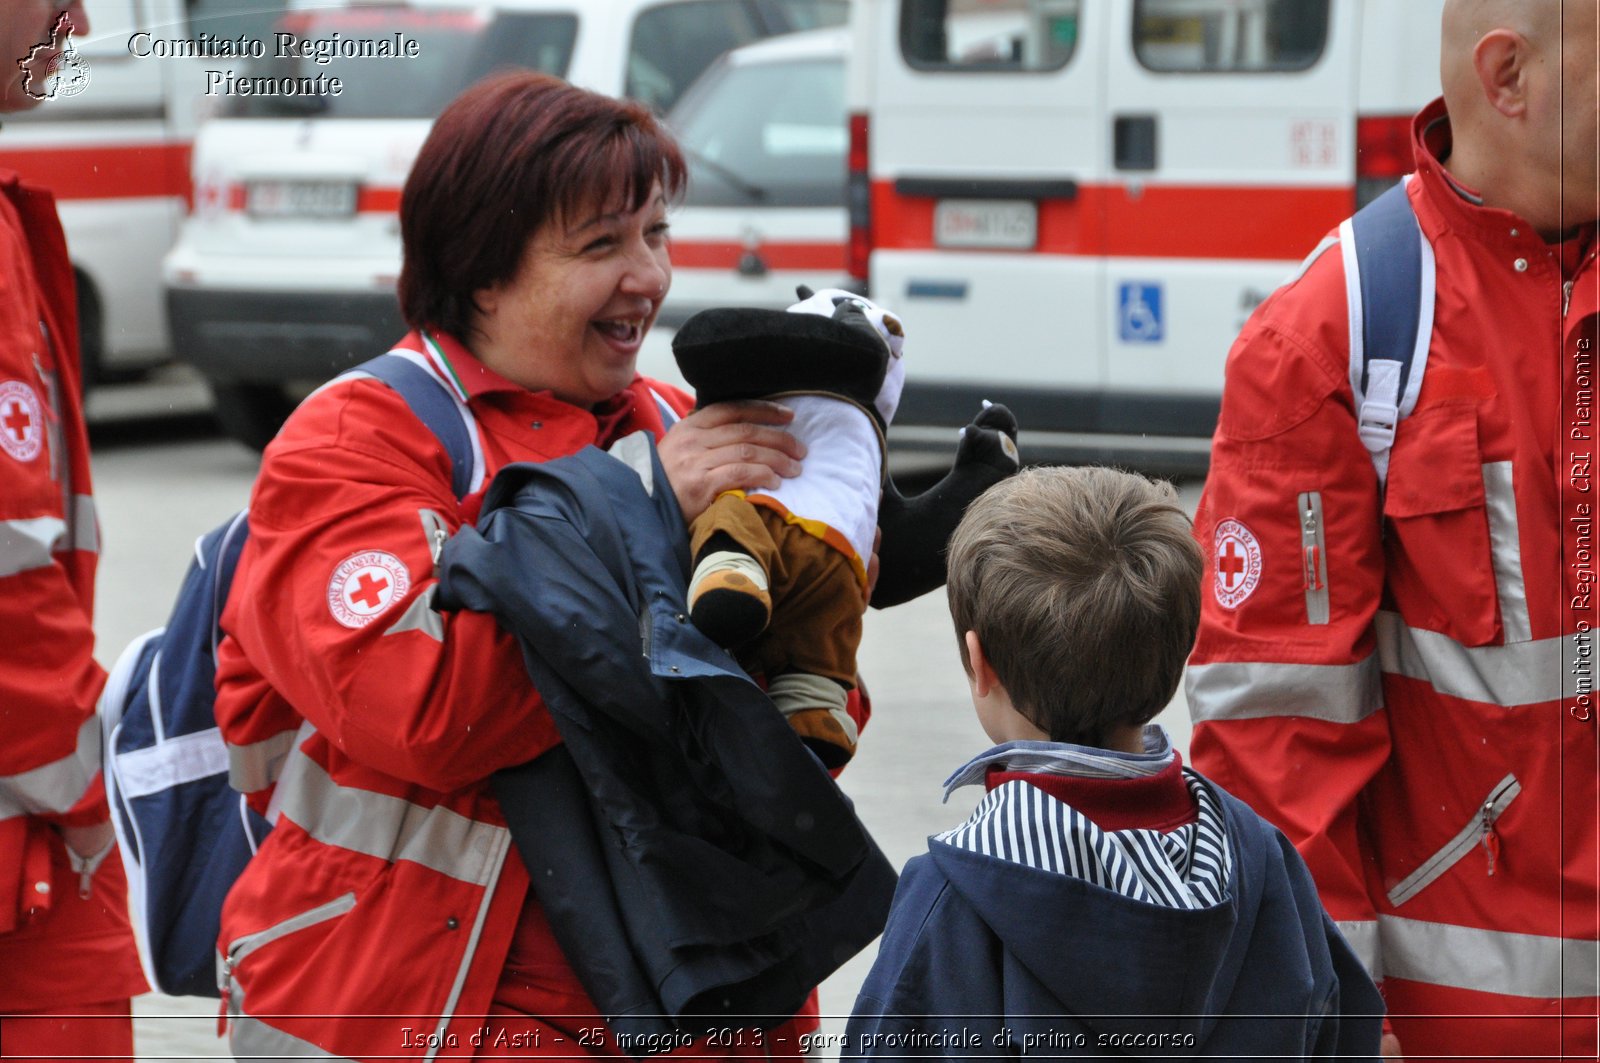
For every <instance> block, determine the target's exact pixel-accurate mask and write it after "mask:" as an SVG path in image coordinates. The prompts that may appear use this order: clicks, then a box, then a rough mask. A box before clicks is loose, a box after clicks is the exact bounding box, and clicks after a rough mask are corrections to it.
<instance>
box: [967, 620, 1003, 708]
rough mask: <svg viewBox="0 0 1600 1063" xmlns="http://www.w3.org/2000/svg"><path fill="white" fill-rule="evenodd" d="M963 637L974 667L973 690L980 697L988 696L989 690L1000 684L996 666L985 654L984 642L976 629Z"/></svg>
mask: <svg viewBox="0 0 1600 1063" xmlns="http://www.w3.org/2000/svg"><path fill="white" fill-rule="evenodd" d="M961 638H962V641H963V642H965V643H966V645H967V663H968V664H969V665H971V667H972V692H973V693H974V694H976V695H978V697H980V698H984V697H988V696H989V692H990V691H991V690H993V689H994V688H995V687H996V686H998V685H999V679H998V678H997V677H996V676H995V674H994V666H993V665H991V664H990V663H989V658H988V657H987V656H986V655H985V654H984V652H983V643H981V642H979V641H978V633H977V632H976V631H969V632H967V633H966V634H965V635H963V636H962V637H961Z"/></svg>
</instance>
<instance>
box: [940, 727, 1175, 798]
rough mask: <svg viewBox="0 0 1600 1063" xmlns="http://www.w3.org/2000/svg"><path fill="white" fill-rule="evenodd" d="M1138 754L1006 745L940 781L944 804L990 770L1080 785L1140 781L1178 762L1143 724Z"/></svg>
mask: <svg viewBox="0 0 1600 1063" xmlns="http://www.w3.org/2000/svg"><path fill="white" fill-rule="evenodd" d="M1141 740H1142V741H1143V743H1144V752H1142V753H1122V752H1119V751H1117V750H1114V749H1100V748H1098V747H1096V746H1079V745H1073V744H1072V743H1070V742H1030V741H1016V742H1005V743H1002V744H1001V745H998V746H995V747H994V748H992V749H989V750H987V751H985V752H983V753H980V754H978V755H977V756H975V757H973V758H972V759H971V760H969V761H967V762H966V763H965V764H963V765H962V766H961V767H959V768H957V769H956V770H955V771H954V772H952V773H951V775H950V777H949V778H948V779H946V780H945V781H944V799H945V800H946V801H948V800H950V794H951V793H952V792H953V791H955V790H958V789H960V788H961V787H963V786H977V785H981V784H982V783H983V781H984V780H985V779H986V778H987V777H988V773H989V769H991V768H994V769H997V770H1000V771H1027V772H1041V773H1044V774H1048V775H1074V776H1077V777H1078V778H1080V779H1142V778H1146V777H1148V776H1151V775H1159V774H1161V773H1162V772H1163V771H1166V770H1167V768H1168V767H1170V766H1171V764H1172V759H1173V757H1174V756H1176V751H1175V750H1174V749H1173V748H1172V739H1171V738H1169V737H1168V736H1167V732H1166V730H1165V729H1163V728H1162V727H1161V726H1160V725H1159V724H1153V723H1152V724H1146V725H1145V728H1144V732H1143V734H1142V735H1141Z"/></svg>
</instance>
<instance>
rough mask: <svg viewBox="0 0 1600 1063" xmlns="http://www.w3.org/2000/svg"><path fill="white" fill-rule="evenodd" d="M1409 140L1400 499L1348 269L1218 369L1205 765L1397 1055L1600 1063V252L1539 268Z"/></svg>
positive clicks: (1536, 249) (1582, 240)
mask: <svg viewBox="0 0 1600 1063" xmlns="http://www.w3.org/2000/svg"><path fill="white" fill-rule="evenodd" d="M1414 128H1415V138H1416V147H1415V157H1416V166H1417V174H1416V177H1415V178H1414V179H1413V180H1412V181H1411V182H1410V186H1409V194H1410V196H1411V202H1412V205H1413V207H1414V208H1415V211H1416V214H1417V217H1418V220H1419V221H1420V223H1421V226H1422V230H1423V234H1424V235H1425V236H1426V238H1427V239H1428V241H1429V243H1430V244H1431V246H1432V248H1433V251H1434V254H1435V255H1436V257H1437V264H1438V269H1437V286H1438V291H1437V297H1436V303H1435V317H1434V331H1433V339H1432V345H1431V347H1430V351H1429V356H1428V363H1427V372H1426V376H1425V378H1424V382H1423V385H1422V390H1421V395H1420V399H1419V401H1418V403H1417V406H1416V410H1415V412H1414V413H1413V414H1412V415H1411V416H1410V417H1408V418H1406V419H1405V420H1404V421H1402V422H1401V424H1400V427H1399V431H1398V434H1397V436H1396V439H1395V444H1394V449H1393V452H1392V458H1391V462H1390V467H1389V474H1388V485H1387V489H1386V492H1385V493H1384V494H1383V495H1382V496H1381V497H1380V493H1379V490H1378V486H1377V481H1376V477H1375V474H1374V471H1373V465H1372V461H1371V460H1370V458H1369V455H1368V454H1367V452H1366V450H1365V449H1364V448H1363V446H1362V444H1361V442H1360V440H1359V439H1358V437H1357V433H1356V424H1355V419H1354V415H1353V413H1352V400H1351V387H1350V383H1349V379H1348V376H1349V370H1348V350H1349V339H1348V327H1349V326H1348V313H1347V311H1346V301H1345V284H1344V272H1343V266H1342V263H1341V258H1340V255H1339V254H1337V253H1331V254H1321V255H1320V256H1317V257H1315V258H1314V260H1313V261H1311V262H1310V263H1309V265H1308V266H1307V267H1305V268H1304V269H1303V272H1302V274H1301V275H1300V276H1299V277H1298V278H1296V279H1295V280H1294V281H1292V282H1291V283H1289V284H1288V285H1286V286H1285V287H1283V288H1281V289H1279V290H1278V292H1277V293H1275V294H1274V295H1273V296H1272V297H1271V298H1270V299H1268V300H1267V302H1265V303H1264V304H1263V305H1262V306H1261V307H1260V308H1259V310H1258V311H1257V313H1256V314H1255V315H1254V316H1253V317H1252V318H1251V320H1250V322H1249V323H1248V324H1247V325H1246V326H1245V329H1244V331H1243V333H1242V334H1241V335H1240V337H1239V339H1238V341H1237V343H1236V344H1235V346H1234V348H1233V351H1232V353H1231V354H1230V355H1229V358H1228V364H1227V381H1226V387H1225V389H1224V391H1223V405H1222V416H1221V420H1220V423H1219V425H1218V429H1217V434H1216V438H1215V441H1214V443H1213V450H1212V466H1211V474H1210V477H1209V478H1208V480H1207V482H1206V489H1205V493H1204V496H1203V497H1202V499H1201V504H1200V511H1199V515H1198V518H1197V521H1196V534H1197V535H1198V536H1199V537H1200V540H1201V544H1202V546H1203V547H1204V549H1205V550H1206V551H1207V555H1208V560H1209V564H1210V567H1211V572H1210V575H1209V576H1208V582H1207V587H1206V593H1205V597H1204V603H1205V604H1204V610H1203V616H1202V621H1201V630H1200V636H1199V639H1198V642H1197V644H1196V647H1195V651H1194V655H1193V657H1192V658H1191V661H1190V673H1189V677H1188V695H1189V704H1190V710H1191V712H1192V714H1193V716H1194V718H1195V721H1196V726H1195V731H1194V738H1193V747H1192V754H1193V757H1194V761H1195V764H1196V766H1197V767H1198V768H1199V769H1200V770H1201V771H1203V772H1205V773H1206V774H1208V775H1210V776H1211V777H1213V778H1215V779H1216V780H1217V781H1218V782H1219V783H1221V784H1222V785H1223V786H1224V787H1225V788H1227V789H1228V790H1230V791H1232V792H1233V793H1235V794H1237V795H1239V796H1240V797H1242V798H1244V799H1245V800H1247V801H1249V802H1250V803H1251V804H1252V805H1253V806H1255V807H1256V808H1257V809H1258V810H1259V811H1260V812H1261V813H1262V814H1263V815H1265V816H1266V817H1267V818H1269V819H1270V820H1272V821H1273V822H1274V823H1275V824H1277V825H1278V826H1279V827H1281V828H1282V829H1283V830H1284V832H1285V833H1286V834H1288V836H1289V837H1290V838H1291V839H1292V840H1293V841H1294V842H1295V843H1296V845H1297V846H1298V847H1299V850H1300V852H1301V853H1302V855H1303V856H1304V857H1305V859H1306V862H1307V863H1308V864H1309V865H1310V867H1311V870H1312V873H1313V874H1314V876H1315V877H1316V880H1317V883H1318V886H1319V889H1320V890H1321V894H1322V899H1323V902H1324V903H1325V904H1326V906H1327V907H1328V909H1329V911H1330V913H1331V914H1332V915H1333V916H1334V918H1335V919H1337V920H1338V921H1339V922H1340V925H1341V926H1342V928H1343V929H1344V930H1345V932H1346V934H1347V936H1348V937H1349V939H1350V941H1351V943H1352V944H1353V945H1355V946H1356V949H1357V951H1358V953H1360V954H1361V955H1362V956H1363V957H1364V959H1365V960H1366V961H1367V962H1368V964H1369V966H1370V967H1371V969H1372V971H1373V974H1374V975H1375V976H1376V977H1379V978H1381V979H1382V980H1383V984H1384V990H1385V996H1386V998H1387V1001H1388V1004H1389V1007H1390V1009H1391V1011H1392V1012H1393V1013H1394V1016H1395V1017H1394V1025H1395V1029H1396V1032H1397V1034H1398V1035H1399V1037H1400V1041H1401V1046H1402V1048H1403V1050H1404V1051H1405V1052H1406V1054H1407V1056H1408V1057H1410V1056H1413V1055H1431V1054H1435V1053H1437V1054H1440V1055H1467V1054H1472V1055H1478V1054H1486V1055H1501V1054H1508V1055H1509V1054H1543V1053H1550V1054H1554V1053H1555V1052H1557V1051H1559V1050H1560V1049H1562V1048H1563V1047H1564V1048H1565V1050H1566V1051H1568V1052H1574V1053H1577V1052H1588V1053H1592V1051H1593V1048H1594V1043H1595V1042H1594V1038H1595V1025H1594V1020H1593V1016H1594V1013H1595V1005H1596V1001H1595V997H1596V996H1597V993H1600V989H1597V987H1596V974H1595V971H1596V959H1597V956H1600V951H1597V950H1600V945H1597V941H1596V939H1597V937H1600V918H1597V916H1600V912H1597V903H1600V901H1597V893H1600V881H1597V878H1600V844H1597V842H1600V839H1597V831H1600V791H1597V782H1596V770H1595V766H1596V755H1597V751H1600V745H1597V741H1596V726H1597V720H1596V715H1595V714H1596V706H1595V705H1594V703H1593V702H1594V697H1595V695H1594V693H1593V691H1594V683H1593V675H1594V668H1593V665H1594V653H1593V641H1592V639H1593V626H1594V625H1595V623H1596V610H1595V601H1594V597H1595V596H1594V594H1593V587H1594V580H1595V573H1596V565H1597V564H1600V561H1597V557H1596V555H1595V553H1594V550H1595V536H1594V520H1595V519H1596V506H1597V503H1600V497H1597V495H1596V492H1595V483H1596V481H1595V480H1594V478H1593V471H1592V468H1591V466H1592V460H1593V456H1594V452H1595V447H1596V443H1595V442H1594V441H1595V440H1596V439H1597V438H1600V422H1596V420H1595V408H1594V383H1595V369H1596V362H1595V350H1594V346H1595V338H1596V314H1597V311H1600V299H1597V292H1600V271H1597V268H1596V263H1595V248H1594V235H1593V229H1594V227H1593V226H1592V225H1590V226H1588V227H1587V230H1586V231H1583V232H1579V233H1578V234H1576V236H1575V237H1574V240H1573V241H1569V242H1568V244H1567V245H1566V246H1565V247H1561V246H1555V245H1546V244H1545V243H1544V241H1543V240H1541V238H1540V236H1539V234H1538V233H1536V232H1535V231H1534V230H1533V227H1532V226H1531V225H1529V224H1528V223H1527V222H1525V221H1523V220H1521V219H1520V218H1518V217H1516V216H1514V215H1512V214H1510V213H1508V212H1506V211H1502V210H1491V209H1486V208H1484V207H1482V206H1479V205H1476V204H1475V203H1474V202H1473V201H1472V199H1473V197H1472V194H1471V192H1470V190H1466V189H1461V188H1459V186H1457V185H1455V184H1454V183H1453V182H1452V180H1451V179H1450V178H1449V177H1448V175H1447V174H1446V173H1445V171H1444V168H1443V166H1442V165H1441V164H1440V162H1439V157H1440V156H1441V155H1442V154H1445V153H1447V152H1448V144H1449V127H1448V123H1447V120H1446V118H1445V114H1444V108H1443V104H1442V102H1439V103H1435V104H1433V105H1431V106H1430V107H1429V108H1427V109H1426V110H1424V111H1423V112H1422V113H1421V114H1420V115H1419V116H1418V118H1417V120H1416V123H1415V127H1414ZM1563 253H1565V262H1564V261H1563ZM1564 266H1565V270H1566V274H1565V275H1564ZM1566 276H1570V278H1571V280H1570V282H1569V281H1567V280H1566V279H1565V277H1566ZM1419 1015H1435V1016H1453V1017H1441V1018H1436V1019H1425V1018H1408V1016H1419ZM1472 1016H1500V1018H1485V1019H1476V1018H1472ZM1563 1016H1565V1020H1564V1021H1563Z"/></svg>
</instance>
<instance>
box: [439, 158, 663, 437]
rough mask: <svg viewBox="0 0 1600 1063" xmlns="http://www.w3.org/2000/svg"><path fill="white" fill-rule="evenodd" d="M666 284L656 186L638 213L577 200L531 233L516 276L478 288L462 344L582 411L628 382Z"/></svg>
mask: <svg viewBox="0 0 1600 1063" xmlns="http://www.w3.org/2000/svg"><path fill="white" fill-rule="evenodd" d="M671 281H672V263H671V261H670V260H669V258H668V253H667V203H666V198H665V196H664V195H663V194H662V191H661V187H660V184H659V183H657V184H656V186H655V187H653V188H652V189H651V190H650V195H649V196H648V197H647V198H646V199H645V202H644V205H643V206H642V207H640V208H639V209H638V210H629V209H628V208H627V207H626V206H617V205H612V206H610V207H585V208H583V209H582V210H579V211H576V212H574V213H573V214H572V216H570V217H564V216H562V215H559V214H558V215H556V216H555V217H553V218H552V219H551V220H550V221H549V222H548V223H546V224H545V225H544V226H543V227H542V228H540V229H539V230H538V231H537V232H536V233H534V235H533V237H532V239H530V240H529V241H528V244H527V247H526V248H524V250H523V253H522V259H521V262H520V263H519V265H518V267H517V271H516V273H514V274H513V275H512V276H511V277H510V278H509V279H508V280H506V281H503V282H501V283H500V284H496V285H493V286H491V287H489V288H485V289H483V290H482V291H480V292H478V293H477V294H476V296H475V299H474V301H475V302H476V304H477V307H478V314H477V320H476V323H475V324H476V329H475V330H474V334H473V335H472V336H471V337H470V338H469V340H468V343H467V346H468V347H469V348H470V349H471V350H472V351H473V353H474V354H476V355H477V356H478V358H479V359H480V360H481V361H482V362H483V363H484V364H485V365H487V366H488V367H489V368H491V369H493V370H494V371H495V372H497V373H499V374H500V375H501V376H503V377H505V378H506V379H507V380H510V381H512V382H513V383H516V384H520V385H522V386H523V387H525V388H528V389H529V390H531V391H542V390H546V389H548V390H550V391H553V392H554V393H555V394H556V396H557V397H558V398H560V399H563V400H565V401H567V402H570V403H572V404H573V405H575V406H581V407H584V408H585V409H587V408H589V407H592V406H594V405H595V404H596V403H599V402H602V401H604V400H605V399H607V398H609V397H611V396H612V395H615V394H616V393H617V392H619V391H621V390H622V389H623V388H625V387H627V386H628V384H629V383H630V382H632V380H633V377H634V368H635V364H636V363H637V361H638V358H639V348H640V346H641V344H642V343H643V341H644V336H645V333H646V332H647V331H649V329H650V325H651V324H652V323H653V322H654V321H655V318H656V312H657V311H658V310H660V308H661V300H662V299H663V298H664V297H665V296H666V294H667V288H668V286H669V285H670V284H671Z"/></svg>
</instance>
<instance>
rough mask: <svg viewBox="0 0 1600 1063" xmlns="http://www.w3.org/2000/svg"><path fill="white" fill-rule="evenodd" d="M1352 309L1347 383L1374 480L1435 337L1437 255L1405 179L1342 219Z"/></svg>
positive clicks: (1412, 401) (1385, 468)
mask: <svg viewBox="0 0 1600 1063" xmlns="http://www.w3.org/2000/svg"><path fill="white" fill-rule="evenodd" d="M1339 243H1340V248H1341V252H1342V254H1343V257H1344V274H1345V297H1346V301H1347V304H1348V308H1349V314H1350V390H1351V393H1352V394H1353V395H1354V396H1355V403H1356V422H1357V426H1358V430H1359V431H1360V434H1361V442H1362V443H1363V444H1365V446H1366V448H1367V451H1368V452H1369V453H1370V454H1371V455H1372V462H1373V466H1374V467H1375V468H1376V469H1377V473H1378V485H1379V488H1380V490H1381V489H1382V487H1383V484H1384V482H1385V480H1386V479H1387V477H1388V472H1389V451H1390V449H1391V448H1392V447H1393V446H1394V437H1395V430H1396V429H1397V428H1398V427H1399V424H1400V421H1401V420H1402V419H1403V418H1405V417H1406V416H1407V415H1408V414H1410V413H1411V411H1412V410H1413V409H1415V408H1416V405H1417V395H1418V394H1419V393H1420V392H1421V390H1422V377H1423V373H1424V372H1425V371H1426V369H1427V362H1428V346H1429V344H1430V342H1431V341H1432V338H1433V302H1434V269H1435V266H1434V258H1433V248H1432V247H1431V246H1430V245H1429V244H1428V241H1427V239H1426V238H1425V237H1424V236H1423V234H1422V229H1421V227H1420V226H1419V225H1418V224H1417V216H1416V213H1415V212H1414V211H1413V210H1412V209H1411V200H1410V197H1409V196H1407V195H1406V186H1405V183H1404V182H1402V183H1400V184H1398V185H1395V186H1394V187H1393V188H1391V189H1389V190H1388V191H1387V192H1385V193H1383V195H1381V196H1379V197H1378V198H1377V199H1375V200H1373V201H1372V202H1371V203H1368V204H1367V205H1366V206H1365V207H1363V208H1361V209H1360V210H1359V211H1357V212H1356V214H1355V216H1354V217H1352V218H1349V219H1348V220H1346V221H1345V222H1344V223H1343V224H1342V225H1340V226H1339Z"/></svg>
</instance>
